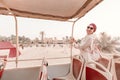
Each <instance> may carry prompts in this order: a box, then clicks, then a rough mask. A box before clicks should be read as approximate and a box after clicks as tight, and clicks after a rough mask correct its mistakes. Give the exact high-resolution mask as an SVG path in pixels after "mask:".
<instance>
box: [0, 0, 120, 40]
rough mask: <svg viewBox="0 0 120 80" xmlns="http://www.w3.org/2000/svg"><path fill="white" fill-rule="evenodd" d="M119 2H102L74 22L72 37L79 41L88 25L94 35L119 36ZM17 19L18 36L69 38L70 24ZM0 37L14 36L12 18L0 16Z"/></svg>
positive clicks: (117, 0)
mask: <svg viewBox="0 0 120 80" xmlns="http://www.w3.org/2000/svg"><path fill="white" fill-rule="evenodd" d="M119 3H120V0H103V1H102V2H101V3H100V4H99V5H97V6H96V7H95V8H93V9H92V10H91V11H90V12H88V13H87V14H86V15H85V16H84V17H82V18H81V19H80V20H79V21H77V22H76V24H75V28H74V33H73V37H75V38H77V39H79V38H82V37H83V36H85V35H86V32H85V30H86V26H87V25H88V24H90V23H95V24H96V25H97V31H96V34H99V33H101V32H106V33H107V34H108V35H110V36H113V37H114V36H115V37H117V36H120V31H119V30H120V29H119V27H120V5H119ZM17 19H18V35H19V36H26V37H29V38H31V39H34V38H36V37H38V38H40V32H41V31H44V32H45V37H57V38H58V39H62V38H63V37H66V36H71V33H72V23H70V22H61V21H50V20H41V19H30V18H17ZM0 22H1V23H0V36H7V37H8V36H10V35H12V34H13V35H15V24H14V18H13V17H11V16H4V15H0Z"/></svg>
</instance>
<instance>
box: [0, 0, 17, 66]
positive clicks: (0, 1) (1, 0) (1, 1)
mask: <svg viewBox="0 0 120 80" xmlns="http://www.w3.org/2000/svg"><path fill="white" fill-rule="evenodd" d="M0 3H2V4H3V5H4V6H5V8H6V9H7V10H8V11H9V14H11V15H12V16H13V17H14V20H15V28H16V67H17V66H18V54H19V52H18V47H19V43H18V42H19V39H18V23H17V18H16V16H15V15H14V13H13V12H12V11H11V10H10V8H9V7H8V6H7V5H6V4H5V3H4V1H3V0H0Z"/></svg>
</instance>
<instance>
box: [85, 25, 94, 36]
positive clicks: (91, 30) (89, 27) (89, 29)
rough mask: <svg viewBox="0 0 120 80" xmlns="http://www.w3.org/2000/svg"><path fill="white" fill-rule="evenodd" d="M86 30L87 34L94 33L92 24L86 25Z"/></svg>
mask: <svg viewBox="0 0 120 80" xmlns="http://www.w3.org/2000/svg"><path fill="white" fill-rule="evenodd" d="M86 31H87V34H88V35H89V34H93V33H94V28H93V26H92V25H89V26H88V27H87V29H86Z"/></svg>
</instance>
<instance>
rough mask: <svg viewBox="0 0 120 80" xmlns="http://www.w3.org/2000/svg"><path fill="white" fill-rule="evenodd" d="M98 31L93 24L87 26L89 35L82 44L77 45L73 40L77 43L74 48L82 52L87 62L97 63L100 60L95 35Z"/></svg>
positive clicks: (83, 39)
mask: <svg viewBox="0 0 120 80" xmlns="http://www.w3.org/2000/svg"><path fill="white" fill-rule="evenodd" d="M96 29H97V27H96V25H95V24H94V23H91V24H89V25H88V26H87V29H86V33H87V35H86V36H85V37H84V38H82V39H81V42H80V44H77V43H76V40H74V38H73V39H72V40H71V41H72V42H75V44H74V47H75V48H77V49H79V50H80V53H81V55H82V56H83V57H84V59H85V60H86V61H87V62H88V61H92V60H94V61H97V60H98V59H99V58H100V55H99V50H98V48H97V46H96V45H97V44H96V39H97V38H96V35H95V34H94V33H95V31H96Z"/></svg>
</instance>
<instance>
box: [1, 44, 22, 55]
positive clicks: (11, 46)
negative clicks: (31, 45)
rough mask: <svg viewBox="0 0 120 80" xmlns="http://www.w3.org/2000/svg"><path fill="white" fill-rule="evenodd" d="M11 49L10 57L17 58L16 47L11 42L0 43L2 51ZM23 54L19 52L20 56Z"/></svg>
mask: <svg viewBox="0 0 120 80" xmlns="http://www.w3.org/2000/svg"><path fill="white" fill-rule="evenodd" d="M4 49H10V52H9V57H16V47H15V46H14V45H13V44H12V43H10V42H0V50H4ZM20 54H21V53H20V52H19V55H20Z"/></svg>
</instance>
